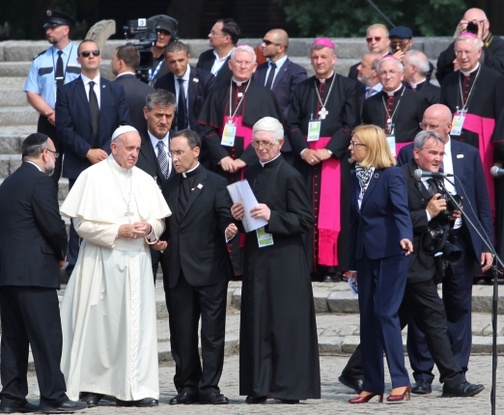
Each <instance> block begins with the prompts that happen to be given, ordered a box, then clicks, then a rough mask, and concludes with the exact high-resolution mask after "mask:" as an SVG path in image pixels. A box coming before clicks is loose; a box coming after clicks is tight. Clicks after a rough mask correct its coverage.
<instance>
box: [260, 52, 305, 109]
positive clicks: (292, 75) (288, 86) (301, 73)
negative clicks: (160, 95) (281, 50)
mask: <svg viewBox="0 0 504 415" xmlns="http://www.w3.org/2000/svg"><path fill="white" fill-rule="evenodd" d="M267 72H268V62H264V63H262V64H261V65H259V66H258V67H257V70H256V71H255V73H254V75H253V79H254V81H256V82H257V83H258V84H260V85H264V84H265V82H266V73H267ZM306 78H307V74H306V69H305V68H303V67H302V66H300V65H298V64H296V63H294V62H292V61H291V60H289V58H287V60H286V61H285V63H284V64H283V65H282V67H281V68H280V72H278V73H277V74H276V77H275V80H274V81H273V85H272V86H271V90H272V91H273V93H274V94H275V98H276V99H277V101H278V103H279V104H280V107H282V111H283V114H284V117H285V118H287V112H288V110H289V103H290V100H291V95H292V91H293V90H294V87H295V86H296V85H297V84H299V83H300V82H303V81H304V80H305V79H306Z"/></svg>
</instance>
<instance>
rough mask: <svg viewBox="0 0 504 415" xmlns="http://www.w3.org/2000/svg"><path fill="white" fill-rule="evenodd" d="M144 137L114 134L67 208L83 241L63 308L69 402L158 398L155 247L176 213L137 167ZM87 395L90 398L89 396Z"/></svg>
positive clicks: (148, 402) (130, 402)
mask: <svg viewBox="0 0 504 415" xmlns="http://www.w3.org/2000/svg"><path fill="white" fill-rule="evenodd" d="M140 143H141V140H140V136H139V134H138V132H137V131H136V130H135V129H134V128H133V127H130V126H121V127H119V128H118V129H117V130H116V131H115V132H114V134H113V135H112V142H111V150H112V154H111V155H110V156H109V157H108V158H106V159H105V160H102V161H100V162H98V163H96V164H94V165H93V166H91V167H89V168H88V169H86V170H85V171H84V172H82V173H81V174H80V176H79V177H78V179H77V180H76V182H75V184H74V186H73V187H72V189H71V191H70V192H69V194H68V196H67V198H66V200H65V202H64V203H63V205H62V206H61V213H62V214H63V215H65V216H68V217H70V218H73V219H74V224H75V228H76V231H77V233H78V234H79V236H80V237H81V238H82V243H81V245H80V250H79V256H78V259H77V263H76V264H75V268H74V270H73V273H72V275H71V278H70V280H69V283H68V285H67V288H66V291H65V295H64V298H63V303H62V306H61V322H62V327H63V356H62V362H61V369H62V371H63V373H64V375H65V379H66V383H67V394H68V396H69V397H70V398H71V399H78V398H79V393H80V394H81V399H82V400H85V401H87V402H88V406H96V405H97V404H98V401H99V400H100V399H101V398H102V396H103V395H110V396H114V397H116V398H117V400H118V401H117V404H118V405H122V406H153V405H157V403H158V399H159V380H158V359H157V356H158V352H157V333H156V310H155V307H156V301H155V293H154V288H155V287H154V285H153V284H152V267H151V255H150V252H149V244H152V243H154V242H156V241H157V240H158V239H159V237H160V235H161V234H162V232H163V230H164V218H165V217H167V216H170V215H171V211H170V209H169V208H168V205H167V204H166V202H165V199H164V198H163V196H162V194H161V191H160V190H159V188H158V186H157V184H156V182H155V181H154V180H153V178H152V177H151V176H149V175H148V174H146V173H144V172H143V171H142V170H140V169H138V168H137V167H135V163H136V161H137V158H138V152H139V149H140ZM83 395H84V396H85V397H83Z"/></svg>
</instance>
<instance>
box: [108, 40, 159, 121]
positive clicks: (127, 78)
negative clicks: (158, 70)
mask: <svg viewBox="0 0 504 415" xmlns="http://www.w3.org/2000/svg"><path fill="white" fill-rule="evenodd" d="M111 65H112V73H113V74H114V75H115V76H116V80H115V81H114V82H115V83H116V84H119V85H121V86H122V87H123V88H124V94H125V95H126V101H127V103H128V107H129V110H130V118H131V125H132V126H133V127H135V128H136V129H137V130H138V131H141V130H143V129H144V128H145V117H144V112H143V109H144V106H145V97H146V96H147V94H149V93H151V92H152V91H154V88H152V87H151V86H149V85H147V84H145V83H144V82H142V81H140V80H139V79H138V78H137V77H136V75H135V68H137V67H138V65H140V52H139V51H138V49H137V48H136V47H135V46H134V45H123V46H119V47H118V48H116V50H115V51H114V55H113V56H112V61H111Z"/></svg>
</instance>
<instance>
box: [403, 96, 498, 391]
mask: <svg viewBox="0 0 504 415" xmlns="http://www.w3.org/2000/svg"><path fill="white" fill-rule="evenodd" d="M422 126H423V128H424V129H429V130H434V131H436V132H437V133H438V134H439V135H440V136H441V137H442V139H443V141H444V142H445V155H444V157H443V167H444V172H445V173H451V174H454V175H455V177H456V178H457V179H456V180H455V181H454V183H455V186H453V185H452V184H451V183H449V182H448V181H447V180H444V185H445V187H446V188H447V190H448V191H449V192H450V193H453V194H458V195H461V196H462V197H463V202H462V203H463V206H467V209H464V212H465V214H466V215H467V219H468V220H470V221H471V222H472V223H474V224H477V226H478V232H479V233H480V234H482V235H487V237H488V240H489V241H493V226H492V219H491V214H490V203H489V199H488V192H487V187H486V184H485V180H484V175H483V167H482V163H481V160H480V157H479V154H478V150H477V149H475V148H474V147H472V146H470V145H469V144H465V143H461V142H459V141H456V140H452V139H451V138H450V130H451V128H452V118H451V111H450V109H449V108H448V107H447V106H445V105H441V104H436V105H432V106H430V107H429V108H427V110H426V111H425V113H424V116H423V120H422ZM411 151H412V149H411V147H405V148H404V149H403V150H402V151H401V153H400V155H399V158H398V162H399V163H402V164H404V163H407V162H408V161H409V160H410V159H411ZM479 224H481V225H479ZM454 226H455V227H456V229H455V233H456V234H457V240H456V242H455V244H456V246H458V247H459V248H460V250H461V252H462V258H461V259H460V260H459V261H457V262H454V263H449V266H448V268H447V270H446V272H445V276H444V279H443V303H444V307H445V310H446V317H447V320H448V323H449V324H448V333H449V335H450V340H451V349H452V351H453V355H454V356H455V359H456V360H457V362H458V364H459V365H460V367H461V368H462V370H463V371H464V372H467V370H468V362H469V356H470V354H471V345H472V329H471V309H472V281H473V278H474V276H475V275H476V274H477V273H478V272H479V271H482V272H484V271H486V270H488V269H489V268H490V266H491V265H492V262H493V258H492V255H491V254H490V252H488V249H487V248H485V247H484V245H483V242H482V241H481V239H480V237H479V236H478V235H477V233H476V230H475V229H473V228H472V227H471V226H468V224H467V222H466V220H465V218H462V219H461V220H459V221H458V222H456V223H455V225H454ZM421 327H422V325H421V322H419V321H418V320H417V319H415V321H413V322H410V325H409V329H408V353H409V356H410V362H411V366H412V368H413V377H414V378H415V381H416V383H415V385H413V387H412V392H413V393H419V394H427V393H430V391H431V383H432V380H433V379H434V376H433V375H432V368H433V362H432V358H431V356H430V354H429V350H430V349H428V348H427V344H426V341H425V336H424V334H423V333H422V330H421Z"/></svg>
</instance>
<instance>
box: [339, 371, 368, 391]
mask: <svg viewBox="0 0 504 415" xmlns="http://www.w3.org/2000/svg"><path fill="white" fill-rule="evenodd" d="M338 381H339V382H340V383H342V384H343V385H345V386H346V387H347V388H350V389H352V390H353V391H354V392H355V393H357V394H359V393H361V392H362V382H363V380H362V379H356V378H351V377H347V376H343V375H341V376H340V377H339V378H338Z"/></svg>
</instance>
